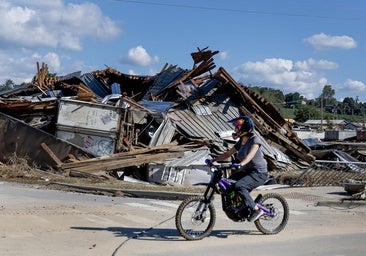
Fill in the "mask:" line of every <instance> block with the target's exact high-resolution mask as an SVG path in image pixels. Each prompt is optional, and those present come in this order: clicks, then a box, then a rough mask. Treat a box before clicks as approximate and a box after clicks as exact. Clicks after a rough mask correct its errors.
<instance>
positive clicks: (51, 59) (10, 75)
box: [0, 51, 61, 84]
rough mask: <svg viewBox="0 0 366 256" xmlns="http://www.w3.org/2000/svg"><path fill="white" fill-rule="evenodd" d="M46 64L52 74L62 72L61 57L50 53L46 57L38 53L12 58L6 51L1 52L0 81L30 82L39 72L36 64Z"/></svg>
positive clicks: (25, 53)
mask: <svg viewBox="0 0 366 256" xmlns="http://www.w3.org/2000/svg"><path fill="white" fill-rule="evenodd" d="M37 62H39V63H42V62H44V63H46V64H47V65H48V69H49V71H50V72H51V73H58V72H60V71H61V62H60V58H59V56H58V55H57V54H56V53H54V52H50V53H47V54H45V55H43V56H42V55H41V54H38V53H33V54H28V52H23V53H22V54H21V55H16V56H10V55H8V54H7V53H6V52H5V51H1V52H0V81H3V80H7V79H11V80H13V81H14V83H16V84H20V83H23V82H30V81H31V80H32V78H33V76H34V75H35V74H36V72H37V66H36V63H37Z"/></svg>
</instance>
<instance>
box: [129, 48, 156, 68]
mask: <svg viewBox="0 0 366 256" xmlns="http://www.w3.org/2000/svg"><path fill="white" fill-rule="evenodd" d="M122 62H123V63H127V64H130V65H134V66H143V67H146V66H149V65H151V64H153V63H157V62H159V58H158V57H157V56H154V57H151V56H150V55H149V53H148V52H147V51H146V49H145V48H144V47H143V46H141V45H139V46H137V47H135V48H131V49H129V50H128V54H127V56H126V57H124V58H122Z"/></svg>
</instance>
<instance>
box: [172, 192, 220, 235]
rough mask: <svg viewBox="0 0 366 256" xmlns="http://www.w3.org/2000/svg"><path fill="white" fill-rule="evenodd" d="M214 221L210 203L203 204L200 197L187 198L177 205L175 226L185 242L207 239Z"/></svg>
mask: <svg viewBox="0 0 366 256" xmlns="http://www.w3.org/2000/svg"><path fill="white" fill-rule="evenodd" d="M215 219H216V212H215V208H214V206H213V204H212V203H205V202H204V198H203V197H200V196H191V197H187V198H186V199H185V200H183V202H182V203H181V204H180V205H179V207H178V209H177V213H176V215H175V226H176V228H177V230H178V232H179V233H180V234H181V235H182V236H183V237H184V238H185V239H187V240H200V239H202V238H205V237H207V236H208V235H209V234H210V233H211V231H212V229H213V227H214V225H215Z"/></svg>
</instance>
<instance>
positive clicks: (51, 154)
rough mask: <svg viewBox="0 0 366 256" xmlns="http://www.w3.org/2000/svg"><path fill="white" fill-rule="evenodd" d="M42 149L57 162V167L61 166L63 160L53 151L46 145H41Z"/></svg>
mask: <svg viewBox="0 0 366 256" xmlns="http://www.w3.org/2000/svg"><path fill="white" fill-rule="evenodd" d="M41 147H42V148H43V149H44V150H45V151H46V152H47V153H48V155H49V156H50V157H51V158H52V159H53V161H55V163H56V164H57V165H61V164H62V162H61V160H60V159H59V158H58V157H57V156H56V155H55V153H53V151H52V150H51V149H50V148H49V147H48V146H47V144H46V143H44V142H43V143H41Z"/></svg>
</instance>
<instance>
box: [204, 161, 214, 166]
mask: <svg viewBox="0 0 366 256" xmlns="http://www.w3.org/2000/svg"><path fill="white" fill-rule="evenodd" d="M205 163H206V164H207V165H208V166H211V165H213V162H212V159H206V160H205Z"/></svg>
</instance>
